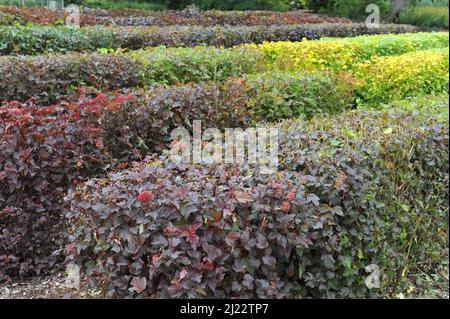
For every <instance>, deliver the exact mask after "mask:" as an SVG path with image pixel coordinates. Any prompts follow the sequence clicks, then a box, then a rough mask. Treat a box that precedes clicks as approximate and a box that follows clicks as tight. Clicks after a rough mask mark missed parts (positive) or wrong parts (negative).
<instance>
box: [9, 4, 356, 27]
mask: <svg viewBox="0 0 450 319" xmlns="http://www.w3.org/2000/svg"><path fill="white" fill-rule="evenodd" d="M81 10H82V12H81V19H80V20H81V21H80V22H81V25H82V26H92V25H113V24H114V25H125V26H127V25H128V26H139V25H142V26H149V25H157V26H170V25H200V26H214V25H236V26H241V25H248V26H252V25H274V24H311V23H350V22H351V21H350V20H348V19H343V18H336V17H329V16H326V15H317V14H312V13H305V12H286V13H281V12H270V11H248V12H239V11H231V12H225V11H218V10H211V11H203V12H189V11H161V12H157V11H150V10H134V9H110V10H104V9H90V8H85V7H82V8H81ZM0 13H4V14H8V15H10V16H13V17H14V20H16V21H19V22H21V23H24V24H25V23H27V22H31V23H35V24H44V25H48V24H58V23H60V22H61V21H64V19H65V14H64V13H63V12H55V11H52V10H48V9H47V8H43V7H40V8H39V7H38V8H36V7H34V8H26V7H24V8H18V7H5V6H0ZM0 22H1V20H0ZM6 22H8V21H5V23H6Z"/></svg>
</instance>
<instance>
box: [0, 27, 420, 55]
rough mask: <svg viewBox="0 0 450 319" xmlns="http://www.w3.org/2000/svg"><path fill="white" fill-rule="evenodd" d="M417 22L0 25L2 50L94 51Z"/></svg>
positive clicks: (308, 35) (331, 33) (346, 32)
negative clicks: (164, 25)
mask: <svg viewBox="0 0 450 319" xmlns="http://www.w3.org/2000/svg"><path fill="white" fill-rule="evenodd" d="M416 31H418V29H417V28H415V27H412V26H405V25H392V24H385V25H381V26H380V27H379V28H375V29H371V28H367V27H366V26H365V25H364V24H361V23H358V24H306V25H279V26H216V27H203V26H167V27H93V28H81V29H73V28H67V27H50V26H36V25H32V26H6V27H2V26H0V54H11V55H18V54H30V55H35V54H40V53H44V52H68V51H92V50H95V49H98V48H124V49H130V50H134V49H141V48H145V47H154V46H159V45H165V46H170V47H192V46H196V45H212V46H218V47H232V46H235V45H239V44H243V43H262V42H264V41H302V40H303V39H319V38H321V37H346V36H357V35H361V34H386V33H405V32H416Z"/></svg>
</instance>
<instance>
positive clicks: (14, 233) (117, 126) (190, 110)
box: [0, 74, 348, 280]
mask: <svg viewBox="0 0 450 319" xmlns="http://www.w3.org/2000/svg"><path fill="white" fill-rule="evenodd" d="M277 79H278V82H277V81H275V80H277ZM344 80H345V79H342V80H340V79H336V78H334V77H333V76H328V75H326V74H324V75H320V74H311V75H309V74H304V75H301V74H297V75H294V74H292V75H287V76H285V77H283V76H282V75H281V74H278V75H277V77H275V78H274V79H270V77H267V76H266V78H261V79H258V78H256V79H253V80H252V79H248V80H245V79H241V80H230V81H227V82H226V83H224V84H214V83H211V84H204V83H203V84H191V85H187V86H179V87H167V88H166V87H155V88H152V89H150V90H146V91H144V90H134V91H125V92H123V94H117V93H115V94H112V93H111V94H107V95H103V94H97V95H96V96H95V97H94V98H88V95H89V92H88V91H82V92H80V94H79V95H78V96H77V98H76V99H72V100H69V101H67V102H59V103H58V104H57V105H55V106H51V107H45V106H42V105H39V104H36V103H35V102H34V101H32V100H30V101H28V102H26V103H23V104H21V103H19V102H9V103H4V104H3V105H2V106H1V107H0V120H1V121H0V149H2V152H1V154H0V181H1V182H2V183H1V184H0V222H1V223H2V225H4V227H2V230H1V233H0V266H2V267H0V268H1V270H0V280H5V279H6V280H8V278H9V277H10V276H17V275H21V276H26V275H29V274H40V273H41V272H46V271H48V270H49V268H51V266H52V265H53V264H55V263H56V262H60V261H61V260H60V258H61V255H60V252H58V249H59V247H60V245H62V243H63V240H64V238H63V236H62V233H61V229H63V227H64V221H63V220H61V211H60V209H61V200H62V196H63V195H64V192H65V191H66V190H67V189H68V188H70V187H73V186H74V185H75V184H76V183H78V182H79V181H81V180H82V179H83V178H85V177H88V176H93V175H95V174H101V172H102V170H103V169H106V168H108V167H110V168H112V167H115V166H116V165H117V164H121V165H124V163H128V162H130V161H131V160H138V159H140V158H142V157H144V156H145V155H146V154H152V153H155V152H158V153H161V152H162V151H163V150H164V149H166V148H167V147H168V145H169V144H170V139H169V138H170V132H171V130H173V129H174V128H176V127H179V126H188V125H189V124H190V123H191V121H192V120H195V119H197V120H203V121H204V122H206V123H208V124H209V125H213V126H217V127H236V126H240V127H246V126H248V125H250V124H251V123H252V122H254V121H256V120H258V119H259V118H261V117H262V116H263V115H264V112H259V113H257V112H254V111H253V110H252V108H255V109H258V105H260V104H261V105H264V103H265V102H266V101H263V102H260V101H261V100H262V99H261V98H260V97H259V94H262V93H264V90H267V94H266V97H265V98H264V99H267V96H268V94H269V93H270V92H273V93H271V94H273V97H274V98H277V99H279V100H280V103H279V104H278V107H279V108H280V109H283V110H284V109H285V108H288V107H289V108H293V109H294V110H293V112H297V113H300V112H301V111H303V112H304V114H308V115H311V114H313V112H317V113H321V112H326V111H327V109H326V107H329V108H333V110H337V108H338V106H337V105H336V101H338V100H339V99H340V96H341V95H342V91H339V90H336V87H337V86H335V85H334V83H335V81H344ZM264 81H267V82H268V84H267V89H266V88H264V87H260V85H261V84H263V83H264ZM252 82H253V84H252ZM248 83H250V84H248ZM295 83H296V84H297V86H298V85H303V88H302V90H303V91H302V92H303V93H301V92H300V91H299V90H298V89H297V90H295V89H294V90H293V85H294V84H295ZM286 84H288V85H286ZM344 87H345V86H344V85H343V86H342V88H344ZM291 91H294V92H295V94H292V93H290V92H291ZM338 103H339V102H338ZM319 106H320V107H321V108H319ZM339 106H340V107H341V108H342V109H344V108H345V107H348V105H346V104H345V103H343V102H340V104H339ZM286 115H288V114H284V113H283V116H286ZM280 116H281V115H280ZM188 127H189V126H188Z"/></svg>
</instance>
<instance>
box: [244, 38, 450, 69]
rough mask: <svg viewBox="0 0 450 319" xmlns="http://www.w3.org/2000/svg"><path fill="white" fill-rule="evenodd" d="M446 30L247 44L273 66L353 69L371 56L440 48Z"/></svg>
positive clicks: (444, 39)
mask: <svg viewBox="0 0 450 319" xmlns="http://www.w3.org/2000/svg"><path fill="white" fill-rule="evenodd" d="M448 43H449V38H448V33H443V32H442V33H413V34H402V35H373V36H360V37H355V38H345V39H328V38H327V39H321V40H319V41H303V42H297V43H292V42H272V43H264V44H261V45H256V46H255V45H250V46H251V47H256V48H258V49H259V50H261V51H262V52H263V53H264V54H265V55H266V56H267V58H268V59H269V62H270V63H271V65H272V66H273V68H275V69H282V70H298V69H312V70H317V69H320V70H323V69H325V70H353V69H354V68H355V67H357V66H358V64H359V63H361V62H364V61H365V60H368V59H370V58H371V57H373V56H387V55H399V54H403V53H407V52H412V51H417V50H425V49H433V48H444V47H447V46H448Z"/></svg>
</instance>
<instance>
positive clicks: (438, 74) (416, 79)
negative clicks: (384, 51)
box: [356, 49, 449, 104]
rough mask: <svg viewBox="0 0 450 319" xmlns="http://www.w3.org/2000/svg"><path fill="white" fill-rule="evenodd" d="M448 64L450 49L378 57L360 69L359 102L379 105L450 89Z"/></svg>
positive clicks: (358, 77)
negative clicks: (449, 51) (449, 50)
mask: <svg viewBox="0 0 450 319" xmlns="http://www.w3.org/2000/svg"><path fill="white" fill-rule="evenodd" d="M448 67H449V54H448V49H446V50H440V51H436V50H435V51H432V50H429V51H417V52H411V53H407V54H403V55H400V56H390V57H375V58H373V59H372V60H370V61H368V62H365V63H362V64H361V65H359V67H358V70H357V71H356V77H357V79H359V81H360V83H359V85H358V89H357V90H358V94H357V95H358V97H359V102H366V103H370V104H378V103H386V102H390V101H393V100H398V99H403V98H406V97H410V96H421V95H426V94H442V93H445V92H448V88H449V87H448V86H449V78H448V76H449V73H448Z"/></svg>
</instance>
